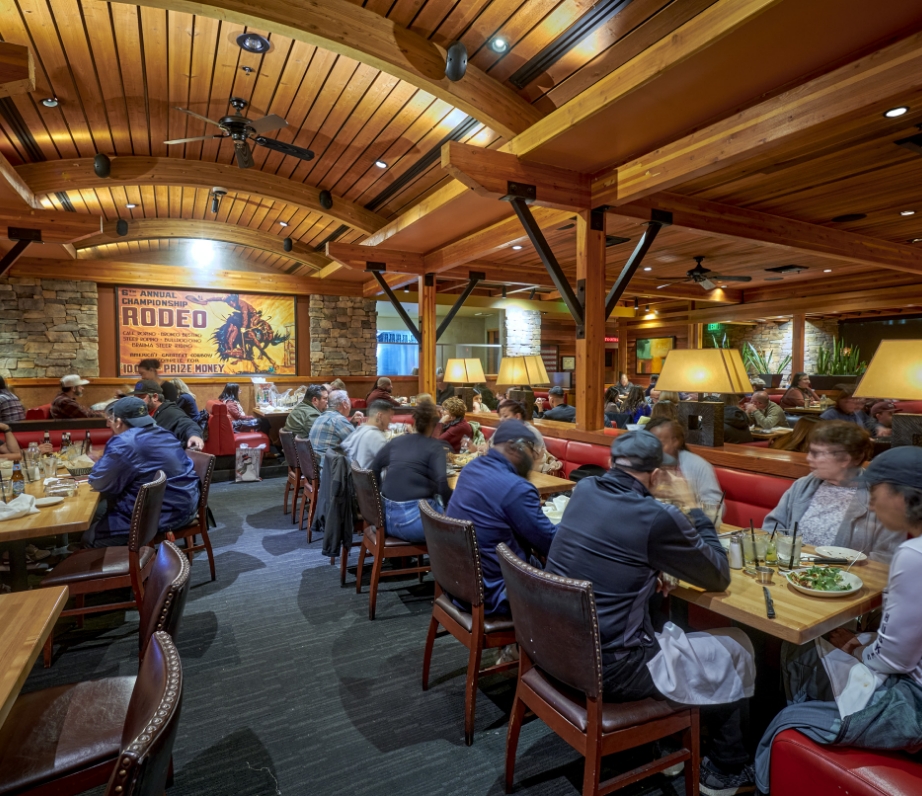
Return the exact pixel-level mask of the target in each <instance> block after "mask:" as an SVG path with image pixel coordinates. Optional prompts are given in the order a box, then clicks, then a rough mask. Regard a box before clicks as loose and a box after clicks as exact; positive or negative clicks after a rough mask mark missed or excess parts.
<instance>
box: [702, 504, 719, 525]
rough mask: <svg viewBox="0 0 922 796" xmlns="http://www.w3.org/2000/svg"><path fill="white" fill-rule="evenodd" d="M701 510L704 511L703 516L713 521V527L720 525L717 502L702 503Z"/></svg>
mask: <svg viewBox="0 0 922 796" xmlns="http://www.w3.org/2000/svg"><path fill="white" fill-rule="evenodd" d="M701 510H702V511H703V512H704V516H705V517H707V518H708V519H709V520H710V521H711V522H713V523H714V527H715V528H716V527H717V526H718V525H720V518H719V516H718V514H719V512H720V504H719V503H702V504H701Z"/></svg>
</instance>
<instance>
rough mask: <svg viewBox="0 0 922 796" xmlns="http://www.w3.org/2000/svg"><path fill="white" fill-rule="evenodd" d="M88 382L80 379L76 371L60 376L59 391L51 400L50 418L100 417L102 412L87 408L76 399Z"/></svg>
mask: <svg viewBox="0 0 922 796" xmlns="http://www.w3.org/2000/svg"><path fill="white" fill-rule="evenodd" d="M87 384H89V382H88V381H87V380H86V379H81V378H80V376H78V375H77V374H76V373H73V374H71V375H70V376H63V377H62V378H61V392H59V393H58V394H57V395H56V396H55V397H54V400H53V401H52V402H51V419H52V420H69V419H73V418H75V417H102V416H103V413H102V412H96V411H94V410H92V409H88V408H87V407H85V406H83V405H82V404H80V403H77V399H78V398H79V397H80V396H81V395H83V388H84V386H85V385H87Z"/></svg>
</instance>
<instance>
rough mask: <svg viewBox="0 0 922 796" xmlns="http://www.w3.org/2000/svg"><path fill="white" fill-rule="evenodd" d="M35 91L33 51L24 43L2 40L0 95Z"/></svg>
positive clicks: (8, 95) (0, 48) (0, 50)
mask: <svg viewBox="0 0 922 796" xmlns="http://www.w3.org/2000/svg"><path fill="white" fill-rule="evenodd" d="M30 91H35V62H34V61H33V60H32V51H31V50H30V49H29V48H28V47H25V46H24V45H22V44H11V43H10V42H7V41H2V42H0V97H14V96H16V95H17V94H27V93H28V92H30Z"/></svg>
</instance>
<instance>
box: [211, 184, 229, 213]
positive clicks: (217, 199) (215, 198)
mask: <svg viewBox="0 0 922 796" xmlns="http://www.w3.org/2000/svg"><path fill="white" fill-rule="evenodd" d="M225 196H227V188H220V187H218V186H215V187H214V188H212V189H211V212H212V213H217V212H218V208H220V207H221V200H222V199H223V198H224V197H225Z"/></svg>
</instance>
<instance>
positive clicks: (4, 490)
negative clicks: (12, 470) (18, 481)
mask: <svg viewBox="0 0 922 796" xmlns="http://www.w3.org/2000/svg"><path fill="white" fill-rule="evenodd" d="M0 494H2V496H3V502H4V503H9V502H10V501H11V500H12V499H13V482H12V481H10V480H9V479H8V478H4V479H3V483H2V484H0Z"/></svg>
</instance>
